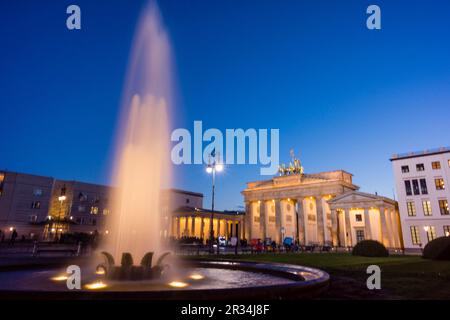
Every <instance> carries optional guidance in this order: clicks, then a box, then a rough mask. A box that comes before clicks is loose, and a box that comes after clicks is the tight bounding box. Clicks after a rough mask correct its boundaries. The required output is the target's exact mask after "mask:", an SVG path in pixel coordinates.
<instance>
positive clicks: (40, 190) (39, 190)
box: [33, 188, 42, 197]
mask: <svg viewBox="0 0 450 320" xmlns="http://www.w3.org/2000/svg"><path fill="white" fill-rule="evenodd" d="M33 196H36V197H40V196H42V189H39V188H35V189H33Z"/></svg>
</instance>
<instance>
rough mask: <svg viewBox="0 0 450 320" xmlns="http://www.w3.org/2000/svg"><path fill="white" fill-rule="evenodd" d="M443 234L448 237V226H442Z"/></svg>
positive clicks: (449, 231)
mask: <svg viewBox="0 0 450 320" xmlns="http://www.w3.org/2000/svg"><path fill="white" fill-rule="evenodd" d="M444 235H445V236H446V237H450V226H444Z"/></svg>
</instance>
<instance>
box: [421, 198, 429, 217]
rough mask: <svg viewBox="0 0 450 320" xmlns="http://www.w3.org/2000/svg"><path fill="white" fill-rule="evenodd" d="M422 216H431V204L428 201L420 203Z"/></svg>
mask: <svg viewBox="0 0 450 320" xmlns="http://www.w3.org/2000/svg"><path fill="white" fill-rule="evenodd" d="M422 208H423V215H424V216H431V202H430V201H429V200H423V201H422Z"/></svg>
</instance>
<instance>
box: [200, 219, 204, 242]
mask: <svg viewBox="0 0 450 320" xmlns="http://www.w3.org/2000/svg"><path fill="white" fill-rule="evenodd" d="M201 219H202V221H201V223H200V238H202V239H203V240H205V218H203V217H202V218H201Z"/></svg>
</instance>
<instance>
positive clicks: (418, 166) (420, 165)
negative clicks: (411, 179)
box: [416, 163, 425, 171]
mask: <svg viewBox="0 0 450 320" xmlns="http://www.w3.org/2000/svg"><path fill="white" fill-rule="evenodd" d="M416 170H417V171H425V166H424V165H423V163H418V164H416Z"/></svg>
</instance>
